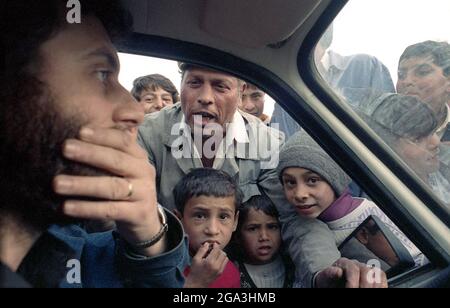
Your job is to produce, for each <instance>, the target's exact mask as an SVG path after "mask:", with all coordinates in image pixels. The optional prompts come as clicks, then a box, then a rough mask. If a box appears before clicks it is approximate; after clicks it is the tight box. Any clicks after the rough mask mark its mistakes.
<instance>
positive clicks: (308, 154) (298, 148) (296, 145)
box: [277, 130, 352, 196]
mask: <svg viewBox="0 0 450 308" xmlns="http://www.w3.org/2000/svg"><path fill="white" fill-rule="evenodd" d="M289 167H297V168H304V169H308V170H311V171H313V172H314V173H317V174H318V175H320V176H321V177H322V178H323V179H325V180H326V181H327V182H328V184H330V186H331V187H332V188H333V190H334V192H335V193H336V196H340V195H342V193H343V192H344V191H345V190H346V189H347V187H348V185H349V184H350V182H351V181H352V180H351V178H350V177H349V176H348V175H347V174H346V173H345V172H344V170H342V169H341V168H340V167H339V166H338V164H336V163H335V162H334V160H333V159H332V158H331V157H330V156H328V154H327V153H325V151H324V150H322V148H321V147H320V146H319V145H318V144H317V143H316V142H315V141H314V140H313V139H312V138H311V137H310V136H309V135H308V134H307V133H306V132H305V131H303V130H301V131H299V132H297V133H295V134H294V135H292V137H290V138H289V140H288V141H287V142H286V143H285V144H284V146H283V147H282V148H281V151H280V162H279V164H278V167H277V173H278V177H279V178H280V181H281V175H282V173H283V170H284V169H286V168H289Z"/></svg>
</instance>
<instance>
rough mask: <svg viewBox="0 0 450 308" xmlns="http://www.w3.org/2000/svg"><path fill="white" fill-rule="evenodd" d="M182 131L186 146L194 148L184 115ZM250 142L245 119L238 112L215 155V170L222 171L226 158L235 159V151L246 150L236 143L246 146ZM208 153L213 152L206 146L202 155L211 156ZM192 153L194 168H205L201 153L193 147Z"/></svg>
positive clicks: (228, 125)
mask: <svg viewBox="0 0 450 308" xmlns="http://www.w3.org/2000/svg"><path fill="white" fill-rule="evenodd" d="M180 130H181V131H182V136H183V138H184V139H185V141H186V144H189V145H191V147H192V141H193V140H192V134H191V129H190V127H189V126H188V125H187V123H186V118H185V116H184V115H183V116H182V119H181V125H180ZM194 138H195V137H194ZM212 138H214V137H212ZM249 142H250V140H249V137H248V133H247V129H246V127H245V121H244V118H243V117H242V116H241V115H240V113H239V112H238V111H237V110H236V112H235V113H234V116H233V120H232V122H231V123H228V124H227V125H226V134H225V138H222V140H221V141H220V143H219V146H218V147H217V151H216V152H215V153H214V163H213V168H214V169H221V168H222V166H223V163H224V161H225V158H234V157H235V154H234V153H235V149H236V151H242V150H245V149H244V148H243V147H240V146H236V147H235V145H236V143H237V144H246V143H249ZM194 144H195V143H194ZM207 151H211V150H210V149H209V148H208V147H206V146H205V145H204V146H203V149H201V152H202V155H207V154H209V153H207ZM191 153H193V162H194V166H195V167H196V168H202V167H203V163H202V161H201V157H202V155H201V154H200V152H199V150H198V149H197V147H196V146H193V149H191ZM211 154H212V153H211ZM241 155H245V154H241ZM211 156H212V155H211Z"/></svg>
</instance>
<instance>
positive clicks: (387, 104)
mask: <svg viewBox="0 0 450 308" xmlns="http://www.w3.org/2000/svg"><path fill="white" fill-rule="evenodd" d="M82 2H83V5H82V9H83V11H82V16H83V22H82V23H80V24H77V23H73V24H70V23H66V21H65V12H66V7H65V2H64V1H60V0H49V1H45V2H30V1H24V0H14V1H13V0H5V1H4V3H3V4H2V10H1V11H0V12H1V15H0V17H1V18H0V24H1V27H0V28H1V29H2V33H1V42H2V45H6V44H5V43H8V48H7V49H6V50H5V59H6V60H5V62H4V68H3V69H2V70H1V72H0V93H1V97H2V98H3V108H2V110H3V111H2V113H1V114H0V149H1V150H0V170H1V179H2V180H1V181H0V192H1V193H2V196H3V201H2V202H1V203H0V273H1V275H2V276H1V278H2V280H3V281H2V282H1V283H2V284H1V285H2V286H24V287H25V286H33V287H170V288H179V287H180V288H181V287H185V288H240V287H242V288H282V287H284V288H288V287H289V288H290V287H335V286H342V285H345V286H346V287H387V278H386V274H385V273H384V272H383V271H381V270H380V272H379V277H380V279H378V280H370V279H368V278H367V277H368V276H369V275H368V274H369V273H370V271H373V270H374V269H373V268H371V267H367V266H366V264H364V263H361V262H358V261H357V260H349V259H347V258H343V257H341V254H340V252H339V250H338V246H339V245H340V244H341V243H342V242H343V241H344V240H345V238H347V237H348V236H349V235H350V234H351V233H352V232H353V230H355V228H356V227H357V225H358V224H359V223H361V222H362V221H363V220H364V219H366V218H367V217H368V216H370V215H375V216H378V217H380V219H381V220H382V221H383V222H384V223H386V225H387V226H388V227H389V228H390V229H391V230H392V231H393V233H394V234H395V235H396V236H397V237H398V238H399V240H400V241H401V243H402V244H403V245H404V246H405V247H406V249H407V250H408V251H409V253H410V254H411V256H412V257H413V258H414V261H415V263H416V265H423V264H425V263H426V262H428V261H427V259H426V258H425V256H424V255H423V254H422V253H421V252H420V251H419V250H418V249H417V247H415V246H414V244H413V243H412V242H411V241H410V240H409V239H408V238H407V237H406V236H405V235H404V234H403V233H402V232H401V231H400V230H399V229H398V227H397V226H396V225H395V224H394V223H393V222H392V221H391V220H390V219H389V218H388V217H387V216H386V215H385V214H384V213H383V212H382V211H381V210H380V209H379V208H378V206H377V205H376V204H375V203H374V202H372V201H370V200H368V199H367V198H364V192H362V191H361V189H359V187H358V185H357V184H356V183H354V182H352V180H351V178H350V177H349V176H348V175H347V174H346V173H345V172H344V171H343V170H342V169H341V168H340V167H339V165H338V164H336V163H335V162H334V161H333V159H332V158H331V157H330V156H328V154H326V153H325V151H323V150H322V149H321V147H320V146H319V145H318V144H317V143H316V142H315V141H314V140H313V139H312V138H311V137H310V136H308V134H306V132H305V131H303V130H302V129H301V127H300V126H299V125H298V124H297V123H296V122H295V121H294V120H293V119H292V118H291V117H290V116H289V115H288V114H287V113H286V112H285V111H284V110H283V109H282V108H281V107H280V105H279V104H276V106H275V111H274V114H273V116H272V118H271V117H270V116H268V115H266V114H264V113H263V111H264V101H265V93H264V92H263V91H262V90H261V89H259V88H258V87H257V86H255V85H253V84H250V83H248V82H245V81H243V80H241V79H239V78H237V77H235V76H233V75H230V74H228V73H224V72H220V71H216V70H213V69H210V68H206V67H201V66H198V65H193V64H189V63H179V69H180V73H181V75H182V81H181V86H180V92H178V90H177V88H176V87H175V86H174V84H173V83H172V82H171V81H170V80H169V79H168V78H166V77H164V76H162V75H160V74H151V75H147V76H142V77H138V78H136V80H135V81H134V83H133V89H132V90H131V92H129V91H127V90H126V89H125V88H123V87H122V86H121V85H120V84H119V82H118V73H119V60H118V57H117V53H116V50H115V48H114V42H115V40H116V39H120V37H121V36H122V35H123V34H124V33H127V31H129V27H130V19H129V16H128V15H127V13H126V12H125V11H124V10H123V9H122V7H121V6H120V4H119V2H118V1H106V0H95V1H82ZM41 16H46V18H45V19H42V17H41ZM330 29H331V30H329V31H328V32H327V34H326V35H325V36H324V38H323V39H322V40H321V41H320V44H319V46H318V48H317V55H316V61H317V63H318V70H319V72H320V73H321V74H322V76H323V77H324V79H325V80H326V81H327V82H328V83H329V84H330V86H331V87H332V88H333V89H335V90H336V91H337V92H338V93H339V94H340V95H341V96H342V98H343V99H345V100H346V101H347V102H348V103H349V104H350V105H351V106H352V107H353V108H354V110H355V112H356V114H357V115H358V116H360V117H361V118H363V120H364V121H365V122H366V123H367V124H368V125H369V127H370V128H372V129H373V130H374V131H375V132H376V133H377V134H378V135H379V136H380V137H381V138H382V139H383V140H384V141H385V142H386V144H388V145H389V146H390V147H391V148H392V149H393V150H394V152H395V153H396V154H397V155H398V156H399V157H401V158H402V159H403V160H404V162H405V163H406V165H408V166H409V167H410V169H411V170H412V171H413V172H415V173H416V174H417V176H418V177H419V178H420V179H421V180H422V181H423V182H424V185H426V186H428V187H429V188H430V190H431V191H432V192H433V193H434V194H435V195H436V196H437V197H438V198H439V199H440V200H441V201H442V203H444V204H446V205H448V204H449V202H450V201H449V200H450V198H449V197H450V182H449V181H450V177H449V175H450V173H449V172H450V169H449V165H448V164H449V163H450V150H449V146H450V144H449V140H450V128H449V121H450V112H449V110H450V109H449V104H450V45H449V44H448V43H445V42H435V41H426V42H421V43H418V44H415V45H412V46H409V47H407V48H406V50H405V52H404V53H403V54H402V56H401V58H400V61H399V70H398V82H397V85H396V87H394V84H393V82H392V79H391V77H390V74H389V71H388V70H387V69H386V67H385V66H384V65H383V64H382V63H381V62H380V61H379V60H377V59H376V58H375V57H372V56H369V55H354V56H347V57H343V56H341V55H339V54H337V53H334V52H332V51H331V50H329V47H330V44H331V38H332V28H330ZM18 37H20V38H22V39H20V40H18V39H17V38H18ZM25 51H26V52H25ZM23 110H32V112H23ZM270 123H277V124H279V125H280V130H277V129H274V128H272V127H271V126H270Z"/></svg>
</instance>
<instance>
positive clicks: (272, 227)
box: [268, 224, 280, 230]
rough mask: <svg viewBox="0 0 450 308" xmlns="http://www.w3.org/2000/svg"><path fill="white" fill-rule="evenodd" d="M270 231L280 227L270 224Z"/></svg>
mask: <svg viewBox="0 0 450 308" xmlns="http://www.w3.org/2000/svg"><path fill="white" fill-rule="evenodd" d="M268 228H269V229H270V230H278V229H279V228H280V226H279V225H278V224H271V225H269V226H268Z"/></svg>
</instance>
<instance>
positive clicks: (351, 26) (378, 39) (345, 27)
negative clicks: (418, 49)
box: [119, 0, 450, 115]
mask: <svg viewBox="0 0 450 308" xmlns="http://www.w3.org/2000/svg"><path fill="white" fill-rule="evenodd" d="M274 1H276V0H274ZM425 40H438V41H447V42H450V0H376V1H375V0H351V1H349V3H348V4H347V5H346V7H344V9H343V10H342V11H341V13H340V14H339V15H338V16H337V17H336V19H335V22H334V40H333V43H332V45H331V49H333V50H334V51H336V52H338V53H340V54H342V55H351V54H355V53H367V54H370V55H373V56H376V57H377V58H378V59H379V60H381V61H382V62H383V63H384V64H385V65H386V66H387V67H388V69H389V71H390V72H391V76H392V79H393V81H394V83H395V82H396V80H397V65H398V59H399V58H400V55H401V53H402V52H403V51H404V49H405V48H406V47H407V46H409V45H411V44H414V43H418V42H422V41H425ZM119 58H120V62H121V73H120V76H119V80H120V82H121V83H122V84H123V85H124V86H125V88H127V89H128V90H131V88H132V83H133V80H134V79H135V78H136V77H139V76H143V75H148V74H154V73H159V74H162V75H164V76H166V77H167V78H169V79H170V80H172V82H173V83H174V85H175V86H176V87H177V88H178V89H179V88H180V83H181V76H180V74H179V73H178V67H177V64H176V62H174V61H170V60H163V59H157V58H150V57H143V56H136V55H126V54H119ZM273 104H274V102H273V100H272V99H271V98H269V97H268V98H267V99H266V104H265V108H264V113H266V114H269V115H270V114H271V113H272V111H273Z"/></svg>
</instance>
